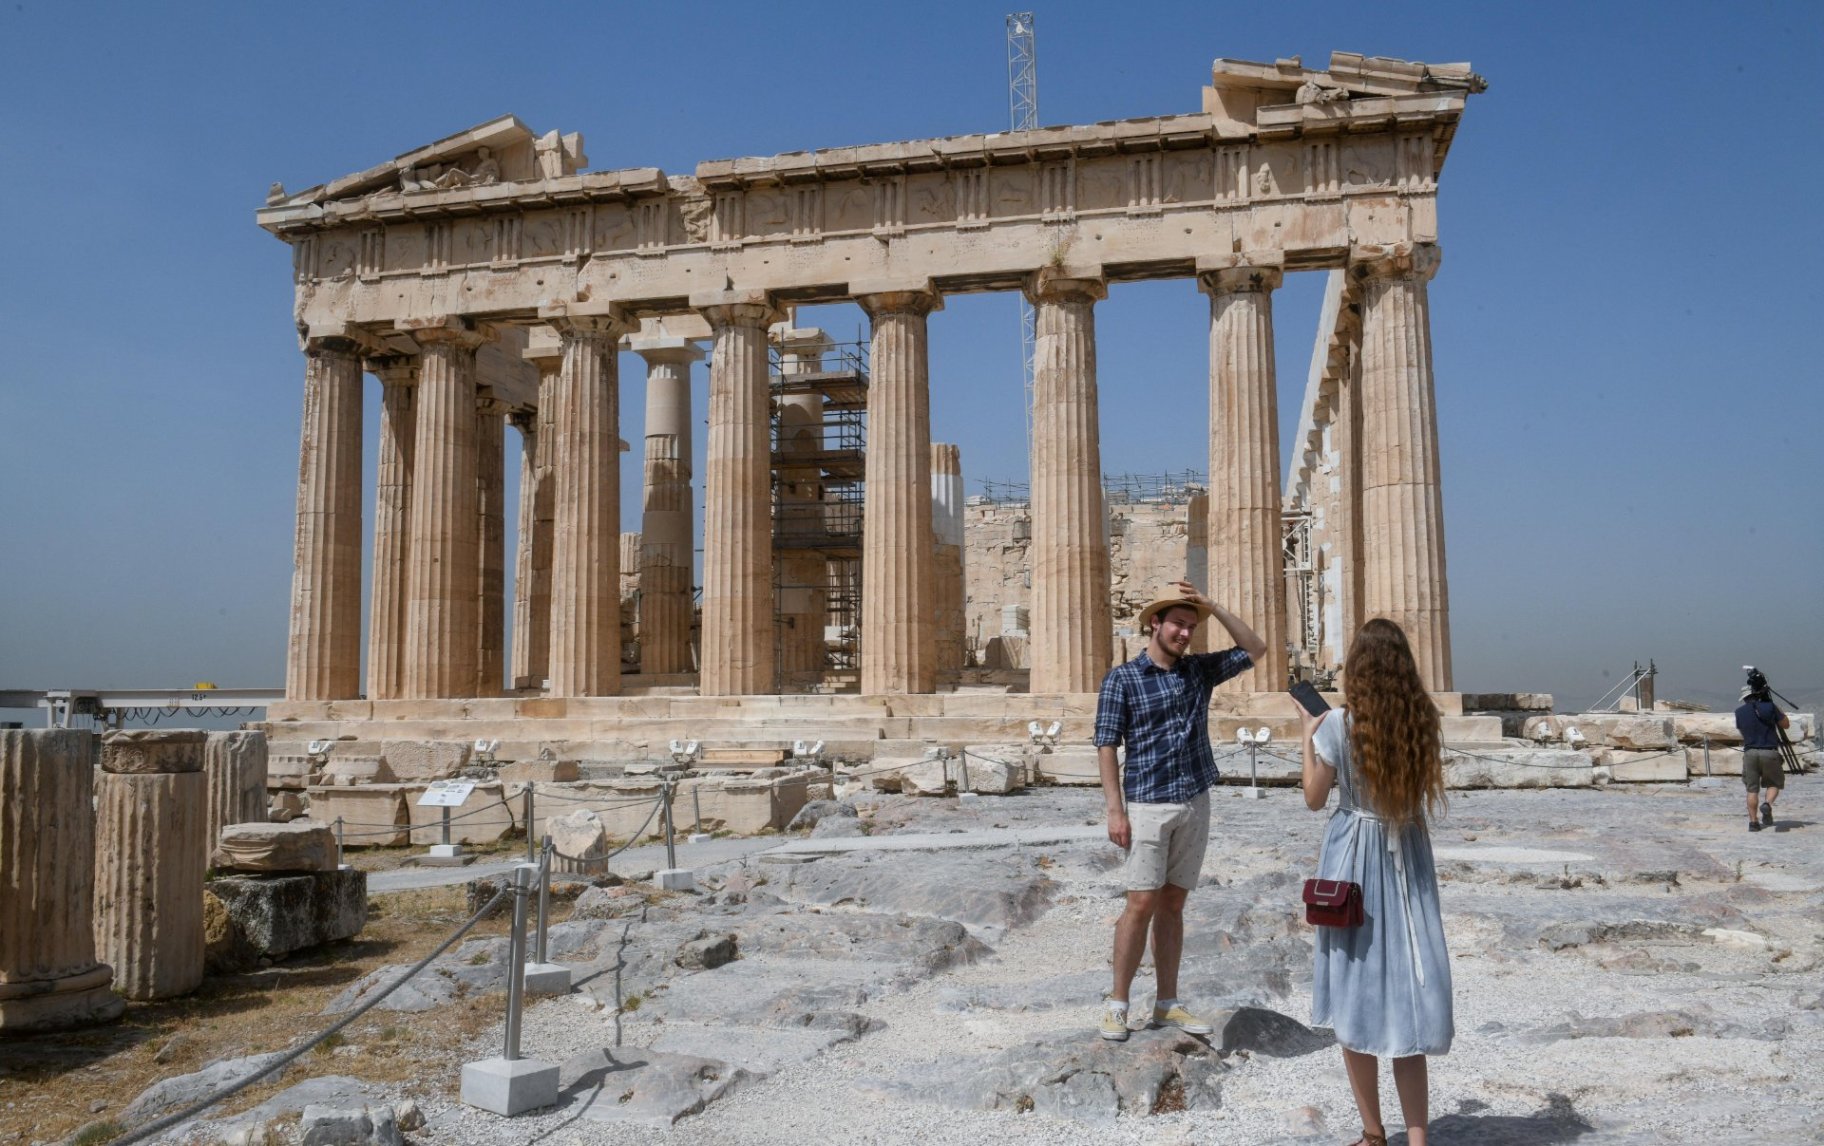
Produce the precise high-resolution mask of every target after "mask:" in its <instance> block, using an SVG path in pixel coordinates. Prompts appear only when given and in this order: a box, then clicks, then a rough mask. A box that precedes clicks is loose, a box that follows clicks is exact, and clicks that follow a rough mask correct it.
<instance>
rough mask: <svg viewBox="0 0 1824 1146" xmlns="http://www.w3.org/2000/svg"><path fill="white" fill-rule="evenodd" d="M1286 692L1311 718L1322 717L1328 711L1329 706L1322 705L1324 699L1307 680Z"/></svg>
mask: <svg viewBox="0 0 1824 1146" xmlns="http://www.w3.org/2000/svg"><path fill="white" fill-rule="evenodd" d="M1286 691H1287V692H1290V693H1291V694H1292V699H1293V700H1296V701H1297V702H1298V706H1299V707H1300V708H1302V709H1304V710H1305V711H1306V712H1308V713H1310V714H1311V715H1312V716H1322V715H1323V714H1324V713H1326V712H1329V711H1330V706H1329V705H1328V704H1326V703H1324V698H1323V696H1322V695H1321V694H1320V693H1319V692H1318V691H1317V688H1316V686H1315V685H1313V684H1312V683H1311V682H1310V681H1308V680H1301V681H1299V682H1298V683H1297V684H1295V685H1293V686H1292V687H1291V688H1289V689H1287V690H1286Z"/></svg>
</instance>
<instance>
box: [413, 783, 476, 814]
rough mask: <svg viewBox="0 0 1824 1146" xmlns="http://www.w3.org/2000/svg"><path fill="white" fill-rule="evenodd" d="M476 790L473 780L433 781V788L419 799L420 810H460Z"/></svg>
mask: <svg viewBox="0 0 1824 1146" xmlns="http://www.w3.org/2000/svg"><path fill="white" fill-rule="evenodd" d="M474 790H475V781H473V780H432V781H431V786H430V787H428V788H426V789H425V790H424V795H422V796H420V797H418V806H419V807H420V808H460V807H462V805H463V801H465V800H467V799H468V798H469V793H470V792H473V791H474Z"/></svg>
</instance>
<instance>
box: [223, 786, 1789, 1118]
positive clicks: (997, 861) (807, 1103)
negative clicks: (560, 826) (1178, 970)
mask: <svg viewBox="0 0 1824 1146" xmlns="http://www.w3.org/2000/svg"><path fill="white" fill-rule="evenodd" d="M1819 785H1820V781H1819V780H1817V779H1816V778H1814V777H1804V778H1798V779H1795V780H1794V781H1793V784H1792V787H1791V788H1790V790H1789V792H1788V795H1787V798H1786V800H1785V801H1784V802H1783V803H1782V804H1781V806H1780V822H1779V825H1778V827H1777V828H1776V829H1775V830H1773V831H1764V832H1759V833H1753V834H1751V833H1749V832H1748V831H1746V819H1745V816H1744V815H1743V814H1742V813H1741V811H1740V807H1741V804H1740V800H1741V797H1740V789H1739V787H1734V786H1729V785H1724V786H1720V787H1718V788H1715V789H1711V790H1701V789H1697V788H1686V787H1682V786H1681V787H1669V786H1659V787H1653V788H1643V787H1635V788H1631V789H1628V790H1621V789H1609V790H1582V791H1526V792H1515V791H1489V792H1459V793H1456V794H1454V795H1453V799H1452V804H1451V808H1450V813H1449V816H1448V818H1447V819H1446V820H1445V821H1443V822H1441V823H1440V824H1438V825H1437V826H1436V827H1435V828H1434V832H1433V838H1434V842H1435V846H1436V850H1437V855H1438V860H1439V867H1440V872H1441V875H1442V878H1443V881H1444V882H1443V888H1442V893H1443V906H1444V915H1445V925H1446V929H1447V933H1448V936H1449V939H1450V943H1451V950H1452V955H1453V965H1454V972H1455V982H1456V1019H1457V1040H1456V1045H1455V1047H1454V1048H1453V1050H1452V1052H1451V1053H1450V1054H1449V1055H1448V1056H1443V1057H1440V1058H1437V1059H1434V1060H1433V1071H1432V1095H1433V1139H1432V1140H1433V1141H1434V1142H1438V1143H1450V1142H1473V1143H1483V1144H1494V1146H1500V1144H1508V1143H1513V1144H1522V1143H1524V1144H1543V1143H1559V1142H1578V1143H1589V1144H1598V1143H1661V1142H1667V1143H1670V1142H1697V1141H1745V1140H1755V1141H1762V1142H1815V1141H1824V1129H1821V1128H1820V1127H1821V1124H1824V1119H1821V1118H1820V1115H1821V1114H1824V1055H1821V1052H1824V991H1821V990H1820V977H1819V974H1818V969H1819V966H1820V963H1821V962H1824V929H1821V928H1820V920H1821V919H1824V855H1820V854H1819V849H1818V847H1817V841H1818V840H1821V839H1824V790H1821V789H1820V787H1819ZM1235 791H1236V790H1235V789H1225V790H1223V791H1222V792H1221V793H1219V797H1218V799H1217V801H1216V802H1215V805H1214V807H1215V817H1216V822H1215V826H1214V829H1213V834H1212V847H1211V852H1210V856H1209V859H1208V861H1207V863H1206V865H1205V868H1204V878H1205V886H1204V887H1203V888H1202V889H1200V890H1199V891H1198V892H1197V893H1196V894H1195V895H1194V896H1193V898H1192V900H1191V912H1190V921H1189V926H1188V928H1187V931H1188V935H1187V955H1186V964H1185V971H1184V975H1183V990H1182V991H1181V994H1182V995H1184V996H1185V997H1186V998H1187V999H1189V1000H1191V1001H1193V1002H1194V1003H1195V1005H1197V1006H1198V1007H1199V1008H1200V1009H1202V1010H1205V1011H1207V1012H1211V1013H1213V1014H1214V1015H1216V1017H1218V1019H1219V1020H1220V1024H1219V1030H1218V1032H1217V1034H1216V1035H1214V1036H1212V1037H1211V1038H1210V1039H1208V1040H1199V1039H1193V1038H1189V1037H1187V1036H1183V1035H1180V1034H1178V1033H1176V1032H1171V1031H1136V1033H1135V1034H1134V1036H1133V1038H1132V1039H1130V1040H1129V1041H1128V1042H1127V1043H1125V1044H1108V1043H1104V1042H1103V1041H1102V1040H1100V1039H1099V1038H1097V1037H1096V1035H1095V1032H1094V1030H1093V1023H1094V1020H1095V1015H1096V1006H1097V1000H1098V999H1099V997H1100V995H1101V992H1102V991H1103V989H1104V988H1105V986H1106V965H1107V959H1108V946H1109V938H1110V934H1111V925H1112V922H1113V920H1114V917H1115V915H1116V914H1117V912H1118V911H1119V906H1120V899H1119V885H1118V880H1117V875H1118V872H1117V871H1116V867H1117V859H1118V856H1117V853H1116V852H1115V850H1114V849H1113V848H1112V847H1111V846H1110V845H1108V844H1107V843H1106V842H1105V841H1104V840H1100V839H1099V838H1098V835H1099V833H1098V827H1099V824H1100V797H1099V795H1098V794H1097V793H1095V792H1093V791H1086V790H1064V789H1047V790H1042V791H1039V792H1036V793H1029V794H1022V795H1014V796H1006V797H981V798H977V799H975V800H972V801H969V802H967V803H959V801H957V800H956V799H930V798H925V799H917V798H911V797H901V796H882V795H873V794H869V795H865V796H858V797H854V798H852V799H851V800H850V801H849V802H848V804H847V807H846V808H841V809H835V810H834V811H832V813H831V814H830V815H828V816H827V817H826V818H825V819H824V821H823V822H822V823H821V824H820V825H819V826H818V827H816V828H815V829H814V830H813V831H812V832H810V833H809V834H808V836H807V835H806V834H805V833H804V832H802V831H800V832H796V833H792V835H793V836H794V837H798V838H795V839H794V842H792V843H790V844H788V845H787V847H788V848H789V849H791V850H775V851H772V852H766V853H760V854H757V855H751V856H748V857H746V858H743V859H738V860H733V861H728V862H724V863H722V864H719V865H717V866H713V867H708V868H704V869H702V870H700V871H699V878H700V879H701V880H702V882H703V884H704V886H705V888H706V889H707V890H706V891H705V892H703V893H702V894H697V895H681V896H656V895H652V894H650V893H648V892H646V891H645V890H643V889H637V888H634V887H631V886H628V887H605V888H595V889H591V890H589V891H587V892H585V893H583V895H582V896H581V897H580V898H579V899H577V900H576V901H575V904H574V908H573V913H572V914H571V915H570V917H569V919H568V920H567V921H566V922H565V923H563V924H562V925H561V926H559V927H558V928H556V929H555V930H554V933H553V937H552V942H553V950H554V953H555V954H556V957H557V958H558V959H559V960H561V961H565V962H569V963H570V964H571V965H572V967H573V971H574V978H575V979H576V982H577V986H576V989H575V990H574V991H573V992H572V993H571V994H570V995H568V996H564V997H561V998H553V999H547V1000H544V1001H540V1002H538V1003H536V1004H535V1005H533V1006H532V1007H531V1009H530V1010H529V1011H528V1012H527V1015H526V1021H525V1032H524V1050H525V1053H526V1055H527V1056H528V1057H537V1058H542V1059H546V1060H549V1061H553V1062H559V1063H561V1064H562V1065H563V1076H562V1079H563V1088H564V1089H563V1097H562V1101H561V1104H560V1105H559V1106H558V1107H556V1108H552V1109H550V1110H547V1111H544V1112H540V1113H534V1114H530V1115H524V1116H521V1117H519V1118H516V1119H512V1120H506V1119H500V1118H496V1117H495V1116H493V1115H489V1114H486V1113H483V1112H480V1111H476V1110H473V1109H470V1108H467V1107H464V1106H462V1105H460V1104H459V1103H458V1102H457V1101H456V1096H455V1084H456V1078H457V1069H458V1064H459V1063H461V1062H463V1061H468V1060H475V1059H481V1058H485V1057H489V1056H492V1055H494V1054H497V1053H498V1052H499V1033H498V1030H488V1031H486V1032H484V1033H483V1034H481V1035H478V1036H476V1037H475V1038H474V1039H472V1040H471V1041H470V1042H469V1043H468V1044H467V1045H465V1046H460V1047H451V1048H449V1049H450V1053H449V1067H448V1069H447V1071H440V1072H430V1073H427V1074H426V1075H425V1076H424V1077H422V1078H419V1079H417V1080H415V1081H414V1082H410V1083H405V1084H400V1083H397V1082H387V1083H376V1082H372V1081H369V1082H367V1083H365V1084H363V1083H361V1082H360V1081H358V1080H354V1079H345V1080H337V1079H334V1078H329V1079H325V1078H317V1079H314V1080H311V1081H310V1082H308V1083H305V1084H302V1085H303V1087H304V1088H307V1089H304V1090H301V1091H298V1092H291V1091H282V1092H279V1093H278V1094H277V1096H276V1097H275V1098H272V1099H269V1100H267V1102H266V1103H264V1104H263V1106H262V1107H261V1108H259V1109H258V1110H257V1111H256V1112H255V1113H254V1114H253V1115H251V1116H250V1115H243V1116H241V1118H240V1119H238V1120H236V1121H238V1122H239V1123H241V1124H243V1125H244V1124H245V1121H246V1119H247V1118H248V1117H271V1116H273V1115H275V1114H281V1113H282V1112H283V1111H285V1110H288V1109H289V1110H293V1111H295V1110H297V1109H298V1108H299V1107H300V1106H301V1105H302V1103H303V1102H304V1101H306V1100H308V1101H320V1100H322V1099H324V1098H328V1099H330V1100H331V1102H332V1103H335V1102H341V1103H344V1104H346V1103H347V1102H349V1101H354V1100H357V1099H358V1100H361V1101H368V1102H372V1103H375V1104H384V1103H391V1102H395V1101H398V1100H401V1099H405V1098H408V1097H409V1098H411V1099H413V1100H415V1102H416V1104H417V1105H418V1107H419V1108H420V1109H421V1110H422V1112H423V1114H424V1116H425V1117H426V1118H427V1119H428V1121H427V1122H426V1124H425V1125H424V1126H423V1127H422V1128H421V1129H417V1130H412V1131H410V1132H409V1138H410V1140H412V1141H419V1142H438V1143H503V1142H533V1141H538V1142H545V1143H553V1144H564V1143H635V1142H641V1143H644V1142H652V1141H655V1140H663V1141H675V1142H679V1143H690V1142H704V1143H709V1142H714V1143H752V1144H762V1143H781V1144H783V1143H792V1144H794V1146H796V1144H798V1143H801V1142H803V1141H806V1140H808V1139H832V1138H834V1139H837V1140H841V1141H844V1142H901V1141H907V1140H913V1139H917V1140H922V1141H924V1142H927V1143H977V1142H983V1141H996V1142H1001V1143H1020V1142H1035V1143H1036V1142H1045V1143H1060V1142H1096V1143H1110V1142H1114V1143H1121V1142H1134V1143H1180V1142H1182V1143H1191V1142H1198V1143H1228V1142H1233V1143H1262V1142H1297V1141H1307V1140H1310V1141H1349V1140H1351V1139H1352V1138H1353V1137H1354V1135H1355V1133H1356V1132H1357V1130H1358V1129H1359V1125H1358V1122H1357V1120H1356V1116H1355V1113H1354V1109H1353V1106H1352V1104H1351V1102H1350V1099H1349V1094H1348V1088H1347V1085H1346V1083H1345V1081H1344V1078H1343V1074H1342V1069H1341V1064H1340V1058H1339V1055H1338V1053H1337V1051H1336V1050H1335V1049H1334V1046H1333V1045H1332V1040H1331V1039H1330V1036H1329V1033H1328V1032H1327V1031H1324V1030H1316V1031H1313V1030H1311V1029H1309V1028H1307V1027H1306V1026H1305V1025H1304V1022H1305V1020H1307V1019H1308V1018H1309V1017H1310V990H1309V984H1310V942H1309V931H1308V929H1307V928H1306V927H1305V925H1304V924H1303V922H1302V920H1301V919H1300V917H1299V914H1298V910H1297V908H1298V904H1297V900H1298V887H1299V882H1300V881H1301V880H1302V879H1303V878H1304V875H1305V874H1306V873H1307V872H1309V871H1310V870H1311V869H1312V867H1313V864H1314V863H1315V858H1316V856H1315V852H1316V846H1317V841H1318V839H1319V836H1320V833H1321V830H1322V827H1323V819H1322V817H1321V816H1318V815H1316V814H1312V813H1309V812H1307V811H1305V809H1304V807H1303V803H1302V800H1301V799H1300V797H1299V794H1298V793H1297V792H1296V791H1295V790H1290V789H1280V790H1274V791H1272V792H1270V793H1269V795H1268V798H1267V799H1265V800H1263V801H1249V800H1243V799H1240V798H1237V797H1236V796H1235V795H1234V793H1235ZM896 845H901V846H897V847H896ZM904 845H910V846H904ZM984 845H989V846H984ZM835 848H849V849H852V850H847V851H840V852H837V851H830V852H828V853H827V854H817V851H816V850H814V849H835ZM504 944H505V940H504V939H499V938H487V939H479V940H473V941H471V942H469V943H468V944H466V945H464V946H463V947H460V948H458V949H456V950H455V951H453V952H452V953H451V954H450V955H449V956H447V957H446V958H445V959H444V960H443V961H442V962H441V963H440V964H439V965H437V966H436V967H434V969H433V971H432V972H431V973H430V974H429V975H428V976H426V977H424V978H422V979H421V980H420V981H419V982H416V983H414V984H413V985H412V986H411V987H408V988H407V989H406V990H404V991H402V992H400V993H399V994H398V995H395V996H394V997H393V998H392V999H389V1000H388V1002H387V1004H386V1005H387V1006H388V1007H392V1006H400V1007H406V1008H428V1009H429V1010H428V1011H421V1012H420V1013H429V1012H430V1011H434V1010H435V1009H436V1008H439V1007H442V1006H447V1005H449V1003H450V1002H451V1001H452V1000H456V999H461V998H464V997H473V996H474V995H476V994H480V993H490V992H494V991H497V990H498V989H499V983H500V981H501V980H502V978H503V977H504V966H505V958H504ZM386 974H387V973H386V972H384V971H382V972H377V973H376V974H375V975H374V976H372V977H370V980H364V981H362V982H360V983H356V984H353V985H351V986H350V987H349V989H348V990H347V991H346V992H344V997H343V998H341V999H339V1000H337V1001H335V1002H333V1003H332V1004H331V1009H332V1010H335V1009H337V1008H339V1007H345V1006H348V1005H350V1004H352V1003H353V1002H355V1001H356V1000H358V999H360V998H361V997H363V996H364V994H365V993H366V992H367V991H370V990H372V988H373V984H374V982H376V981H380V980H383V979H384V978H385V976H386ZM1150 991H1151V985H1150V977H1149V974H1148V972H1147V971H1145V970H1143V971H1142V979H1141V982H1140V983H1138V984H1137V985H1136V995H1135V997H1136V1001H1137V1002H1139V1003H1141V1004H1142V1005H1143V1004H1144V1003H1145V1002H1146V1001H1149V1000H1150ZM389 1021H397V1022H405V1023H410V1022H412V1021H413V1020H412V1019H411V1018H410V1016H409V1015H406V1016H395V1017H394V1019H392V1020H389ZM1387 1090H1388V1095H1387V1098H1388V1109H1387V1116H1388V1121H1389V1123H1390V1125H1391V1126H1394V1127H1397V1126H1398V1124H1399V1120H1398V1115H1397V1111H1396V1109H1395V1108H1394V1105H1393V1102H1392V1094H1391V1085H1390V1084H1389V1085H1387ZM413 1121H415V1118H414V1119H413ZM659 1128H666V1129H664V1130H663V1132H662V1133H658V1134H655V1130H657V1129H659ZM231 1129H232V1123H226V1122H224V1123H217V1124H216V1125H215V1126H213V1127H211V1128H209V1129H208V1130H206V1131H202V1132H198V1133H197V1134H195V1135H193V1137H194V1138H195V1139H196V1140H205V1141H206V1140H209V1137H210V1136H213V1135H219V1134H223V1133H226V1132H229V1131H231ZM1394 1140H1395V1141H1401V1140H1402V1139H1401V1138H1399V1137H1396V1138H1395V1139H1394Z"/></svg>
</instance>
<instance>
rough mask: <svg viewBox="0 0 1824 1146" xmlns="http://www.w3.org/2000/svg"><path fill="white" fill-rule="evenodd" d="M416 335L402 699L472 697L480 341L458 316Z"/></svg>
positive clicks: (475, 646) (476, 649)
mask: <svg viewBox="0 0 1824 1146" xmlns="http://www.w3.org/2000/svg"><path fill="white" fill-rule="evenodd" d="M412 335H413V337H415V338H416V339H417V340H418V343H419V345H420V346H421V347H422V348H423V349H422V352H421V353H420V355H419V368H418V418H417V426H416V430H417V433H416V434H415V435H414V441H413V446H412V504H411V517H410V526H409V528H410V531H411V541H410V545H409V548H410V556H409V558H408V568H409V570H410V572H409V575H408V577H407V580H406V618H405V622H406V623H405V686H404V690H403V695H404V696H406V697H409V698H412V699H426V698H433V697H462V696H471V695H473V694H474V691H475V681H476V654H477V653H478V652H479V651H480V645H479V642H478V641H477V640H476V638H475V630H476V627H477V625H478V623H479V617H478V616H477V609H476V604H477V598H476V591H477V590H476V581H477V576H476V574H477V569H476V565H477V562H476V553H477V545H478V544H479V542H478V540H477V537H476V533H477V530H476V522H477V510H476V507H475V348H476V347H477V346H479V345H480V344H481V343H482V341H483V338H482V336H481V335H479V334H478V333H476V332H475V331H474V330H472V329H470V328H468V326H467V325H466V324H464V323H463V322H462V321H461V320H452V321H450V322H448V323H446V324H445V325H443V326H428V325H427V326H425V327H421V328H417V329H414V330H413V331H412Z"/></svg>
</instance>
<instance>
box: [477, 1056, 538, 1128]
mask: <svg viewBox="0 0 1824 1146" xmlns="http://www.w3.org/2000/svg"><path fill="white" fill-rule="evenodd" d="M462 1102H463V1105H465V1106H473V1107H476V1108H477V1109H480V1110H486V1111H489V1112H491V1113H494V1114H499V1115H501V1116H502V1117H505V1118H512V1117H513V1116H514V1115H516V1114H523V1113H525V1112H526V1111H528V1110H537V1109H538V1108H539V1107H541V1106H555V1105H557V1064H556V1063H551V1062H540V1061H539V1060H538V1059H535V1058H519V1059H512V1060H508V1059H504V1058H487V1059H482V1060H481V1061H480V1062H471V1063H465V1064H464V1065H463V1068H462Z"/></svg>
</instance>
